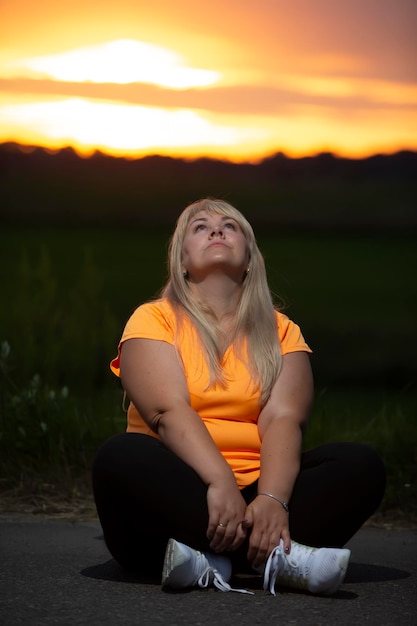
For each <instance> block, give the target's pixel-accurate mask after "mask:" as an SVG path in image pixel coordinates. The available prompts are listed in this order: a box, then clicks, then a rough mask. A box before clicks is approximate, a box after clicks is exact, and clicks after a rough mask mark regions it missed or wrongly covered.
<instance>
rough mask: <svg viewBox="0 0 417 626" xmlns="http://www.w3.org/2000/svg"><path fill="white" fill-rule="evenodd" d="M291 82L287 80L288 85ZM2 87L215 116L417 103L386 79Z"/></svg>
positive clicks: (412, 90) (9, 83)
mask: <svg viewBox="0 0 417 626" xmlns="http://www.w3.org/2000/svg"><path fill="white" fill-rule="evenodd" d="M288 83H289V84H288ZM0 91H2V92H3V93H6V92H8V93H9V94H13V93H14V94H20V95H23V94H26V95H36V97H37V99H39V98H40V97H42V96H51V95H53V96H62V97H68V96H70V97H77V98H87V99H89V100H102V101H107V102H117V103H123V104H130V105H136V106H148V107H159V108H165V109H192V110H204V111H207V112H211V113H215V114H234V115H236V116H239V115H256V116H258V115H274V114H278V113H279V114H282V113H290V112H291V111H292V110H293V109H296V108H297V107H299V106H310V107H320V108H323V107H324V108H327V109H329V110H333V111H334V113H335V114H336V112H337V111H339V114H340V115H344V114H346V112H347V111H351V112H352V111H354V110H355V109H360V110H378V109H387V108H389V109H392V110H398V111H400V110H402V109H410V108H413V107H417V86H414V85H403V84H394V83H388V82H384V81H370V80H369V81H365V80H362V81H360V80H342V79H323V78H320V77H317V78H316V79H312V78H311V77H302V76H300V77H298V78H297V77H293V78H292V79H291V80H290V81H288V79H287V78H286V77H283V78H282V85H281V86H276V87H274V86H258V85H232V86H224V87H221V86H219V87H211V88H207V89H202V88H200V89H186V90H181V91H177V90H172V89H164V88H162V87H158V86H154V85H149V84H143V83H130V84H127V85H116V84H113V83H100V84H96V83H88V82H86V83H78V82H77V83H74V82H61V81H54V80H47V79H45V80H33V79H27V78H21V79H19V78H15V79H0Z"/></svg>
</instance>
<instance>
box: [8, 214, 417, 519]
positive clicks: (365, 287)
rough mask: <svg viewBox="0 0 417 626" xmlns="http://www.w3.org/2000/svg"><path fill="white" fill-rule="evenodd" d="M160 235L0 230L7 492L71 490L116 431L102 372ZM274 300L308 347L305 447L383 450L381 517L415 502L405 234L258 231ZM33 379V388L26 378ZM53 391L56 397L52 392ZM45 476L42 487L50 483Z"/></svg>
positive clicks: (156, 263)
mask: <svg viewBox="0 0 417 626" xmlns="http://www.w3.org/2000/svg"><path fill="white" fill-rule="evenodd" d="M168 236H169V232H168V231H166V230H165V229H161V230H157V229H153V230H149V229H144V228H143V227H142V228H141V227H140V226H135V227H134V228H130V229H129V228H120V227H115V228H110V227H108V228H106V227H101V228H100V227H99V226H97V225H96V226H83V227H65V228H58V227H43V226H39V227H31V228H25V227H19V226H13V227H12V226H9V227H8V226H4V227H3V228H2V230H1V233H0V243H1V245H0V284H1V294H2V295H1V306H0V343H1V342H7V345H8V346H10V353H8V350H7V347H5V345H6V344H4V345H3V352H2V354H1V356H0V375H1V380H0V385H1V386H0V410H1V414H0V418H1V422H0V471H1V479H2V481H3V485H4V486H5V487H7V488H11V487H13V486H14V487H15V486H16V485H18V484H24V483H25V481H26V482H27V481H29V482H30V481H31V480H32V481H33V480H34V481H36V480H37V477H38V476H39V475H42V476H45V475H48V476H49V479H51V476H54V477H55V479H66V480H69V481H72V480H75V479H76V477H77V476H79V475H80V474H82V473H83V472H84V471H85V470H87V471H88V467H89V464H90V462H91V457H92V454H93V452H94V449H95V448H96V447H97V445H99V443H100V441H102V440H103V439H104V438H105V437H107V436H108V435H110V434H111V433H112V432H114V431H115V430H121V429H123V427H124V416H123V413H122V410H121V408H120V399H121V398H120V388H119V386H118V381H117V380H115V379H114V377H113V376H112V375H111V374H110V372H109V369H108V362H109V360H110V359H111V358H112V356H114V354H115V351H116V346H117V342H118V339H119V336H120V334H121V331H122V329H123V325H124V323H125V321H126V319H127V317H128V316H129V314H130V312H131V311H132V310H133V309H134V308H135V307H136V306H137V305H138V304H139V303H141V302H143V301H144V300H147V299H149V298H151V297H153V296H154V295H156V294H157V292H158V290H159V288H160V287H161V285H162V283H163V282H164V280H165V278H166V264H165V257H166V245H167V238H168ZM258 242H259V245H260V248H261V250H262V251H263V252H264V255H265V259H266V265H267V269H268V274H269V277H270V283H271V287H272V289H273V291H274V292H275V293H277V294H279V296H280V298H281V299H282V300H283V301H284V303H285V310H286V312H287V313H288V315H289V316H290V317H292V318H293V319H295V320H296V321H297V322H298V323H299V324H300V325H301V327H302V329H303V332H304V334H305V336H306V338H307V340H308V342H309V344H310V345H311V347H312V348H313V351H314V354H313V357H312V363H313V368H314V372H315V378H316V406H315V409H314V413H313V417H312V420H311V425H310V428H309V430H308V432H307V437H306V445H313V444H314V445H315V444H317V443H319V442H320V441H328V440H337V439H351V440H359V441H366V442H368V443H371V444H372V445H374V446H376V447H377V448H378V449H379V450H380V451H381V453H382V454H383V456H384V458H385V460H386V463H387V467H388V470H389V477H390V487H389V490H388V492H387V499H386V502H385V507H386V508H390V507H393V506H400V507H402V508H403V509H405V510H408V509H414V508H415V507H416V506H417V504H416V503H417V498H416V460H417V420H416V409H417V385H416V381H417V364H416V358H415V337H416V320H417V293H416V284H415V280H414V278H413V276H414V273H415V269H414V268H416V267H417V247H416V245H415V239H414V238H412V237H410V238H407V237H389V236H387V235H385V236H375V237H364V236H362V237H360V236H356V237H354V236H350V237H349V236H341V235H339V236H330V235H324V234H323V235H314V236H308V235H307V234H304V235H302V236H298V237H297V236H288V235H287V236H280V234H279V232H271V231H269V232H262V233H258ZM35 375H37V376H38V377H39V378H35V379H34V378H33V377H34V376H35ZM62 390H64V391H62ZM49 479H48V480H49Z"/></svg>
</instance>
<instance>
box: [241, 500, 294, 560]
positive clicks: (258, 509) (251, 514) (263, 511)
mask: <svg viewBox="0 0 417 626" xmlns="http://www.w3.org/2000/svg"><path fill="white" fill-rule="evenodd" d="M245 517H246V520H247V521H245V522H244V524H243V527H244V528H246V529H251V533H250V539H249V549H248V555H247V556H248V561H249V563H250V564H251V565H252V567H255V568H256V567H259V566H260V565H262V564H264V563H265V561H266V559H267V558H268V556H269V555H270V553H271V552H272V550H273V549H274V548H275V547H276V546H277V545H278V544H279V543H280V540H281V539H282V540H283V542H284V550H285V551H286V552H289V551H290V549H291V538H290V531H289V526H288V513H287V512H286V511H285V509H284V508H283V506H282V505H281V504H280V503H279V502H277V501H276V500H274V499H273V498H268V497H265V496H258V497H257V498H255V500H253V501H252V502H251V503H250V504H249V505H248V507H247V509H246V514H245Z"/></svg>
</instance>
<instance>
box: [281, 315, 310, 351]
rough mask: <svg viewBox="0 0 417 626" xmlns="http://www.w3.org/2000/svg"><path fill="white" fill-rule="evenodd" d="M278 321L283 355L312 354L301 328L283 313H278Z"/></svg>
mask: <svg viewBox="0 0 417 626" xmlns="http://www.w3.org/2000/svg"><path fill="white" fill-rule="evenodd" d="M276 315H277V319H278V335H279V340H280V343H281V352H282V354H288V353H290V352H310V353H311V352H312V350H311V348H310V347H309V346H308V344H307V343H306V341H305V339H304V337H303V335H302V333H301V330H300V327H299V326H298V325H297V324H295V323H294V322H293V321H292V320H290V319H289V317H287V316H286V315H284V314H283V313H279V312H278V311H277V313H276Z"/></svg>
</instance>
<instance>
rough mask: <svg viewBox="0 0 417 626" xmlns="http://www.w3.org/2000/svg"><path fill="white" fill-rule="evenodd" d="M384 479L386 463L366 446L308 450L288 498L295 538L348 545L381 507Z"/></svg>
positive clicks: (336, 445)
mask: <svg viewBox="0 0 417 626" xmlns="http://www.w3.org/2000/svg"><path fill="white" fill-rule="evenodd" d="M385 483H386V477H385V468H384V465H383V462H382V460H381V459H380V457H379V456H378V455H377V454H376V452H374V450H372V448H370V447H368V446H366V445H362V444H356V443H330V444H325V445H322V446H319V447H317V448H315V449H313V450H310V451H307V452H305V453H304V454H303V455H302V460H301V469H300V473H299V476H298V478H297V481H296V483H295V486H294V490H293V495H292V497H291V502H290V532H291V537H292V538H293V539H294V540H295V541H298V542H299V543H303V544H305V545H310V546H317V547H319V546H327V547H342V546H344V545H345V544H346V543H347V542H348V541H349V539H350V538H351V537H353V535H354V534H355V533H356V532H357V531H358V530H359V528H360V527H361V526H362V525H363V524H364V522H366V520H367V519H368V518H369V517H370V516H371V515H372V514H373V513H374V512H375V511H376V509H377V508H378V506H379V504H380V503H381V500H382V498H383V495H384V491H385Z"/></svg>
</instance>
